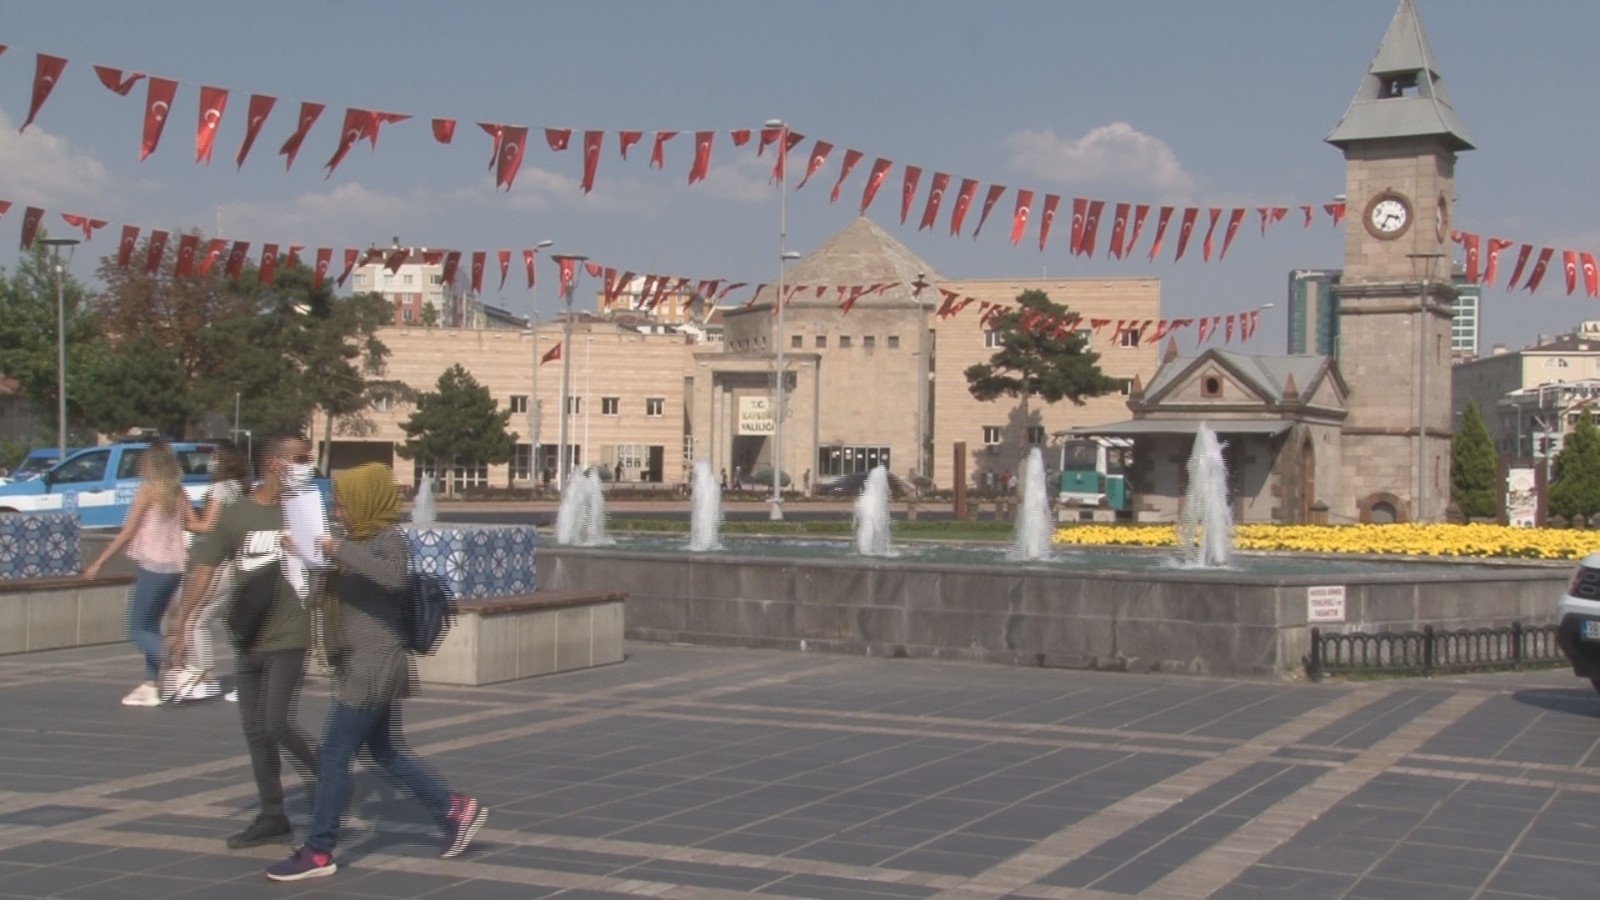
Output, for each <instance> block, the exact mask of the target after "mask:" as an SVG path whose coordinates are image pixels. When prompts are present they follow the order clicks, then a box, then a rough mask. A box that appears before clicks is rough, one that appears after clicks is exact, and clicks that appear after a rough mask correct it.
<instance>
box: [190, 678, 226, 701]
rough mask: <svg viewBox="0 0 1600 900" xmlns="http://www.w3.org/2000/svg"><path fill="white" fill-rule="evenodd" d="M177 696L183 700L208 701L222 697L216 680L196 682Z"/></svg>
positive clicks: (220, 687)
mask: <svg viewBox="0 0 1600 900" xmlns="http://www.w3.org/2000/svg"><path fill="white" fill-rule="evenodd" d="M179 696H181V697H182V698H183V699H185V700H210V699H211V698H212V697H220V696H222V685H220V684H218V683H217V681H216V679H212V680H210V681H205V680H200V681H196V682H195V683H194V684H192V685H190V686H189V688H188V689H187V690H185V691H184V692H183V693H182V694H181V695H179Z"/></svg>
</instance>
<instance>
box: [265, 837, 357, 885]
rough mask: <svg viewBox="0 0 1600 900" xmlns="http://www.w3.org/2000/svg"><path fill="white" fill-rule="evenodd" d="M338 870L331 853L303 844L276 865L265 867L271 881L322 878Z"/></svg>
mask: <svg viewBox="0 0 1600 900" xmlns="http://www.w3.org/2000/svg"><path fill="white" fill-rule="evenodd" d="M337 871H339V864H338V863H336V862H334V861H333V854H332V853H318V852H317V851H315V850H312V849H311V848H310V847H306V846H304V845H302V846H300V847H297V848H296V849H295V851H294V855H293V856H291V857H289V858H288V859H286V860H284V861H283V862H281V863H278V864H276V865H271V866H268V867H267V870H266V873H265V874H266V876H267V878H269V879H271V880H273V881H300V880H301V879H304V878H323V877H326V876H328V875H332V874H333V873H335V872H337Z"/></svg>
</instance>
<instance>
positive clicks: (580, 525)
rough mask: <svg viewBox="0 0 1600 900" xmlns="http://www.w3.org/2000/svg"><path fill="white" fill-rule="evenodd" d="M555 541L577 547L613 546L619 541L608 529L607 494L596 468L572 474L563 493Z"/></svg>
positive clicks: (558, 511) (557, 514)
mask: <svg viewBox="0 0 1600 900" xmlns="http://www.w3.org/2000/svg"><path fill="white" fill-rule="evenodd" d="M556 543H558V544H565V545H570V546H574V547H611V546H614V545H615V544H616V543H617V542H616V541H615V540H613V539H612V537H611V535H610V534H609V533H607V532H606V501H605V495H604V494H603V493H602V492H601V490H600V475H599V473H597V472H595V471H594V470H593V469H590V470H589V471H587V472H584V473H582V474H577V475H573V476H572V478H570V479H569V480H568V482H567V487H566V489H565V490H563V491H562V492H561V506H560V508H559V509H558V510H557V511H556Z"/></svg>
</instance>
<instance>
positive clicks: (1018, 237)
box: [1011, 188, 1033, 247]
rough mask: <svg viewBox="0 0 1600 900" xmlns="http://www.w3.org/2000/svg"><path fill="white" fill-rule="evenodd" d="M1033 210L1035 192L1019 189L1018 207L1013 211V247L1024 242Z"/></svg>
mask: <svg viewBox="0 0 1600 900" xmlns="http://www.w3.org/2000/svg"><path fill="white" fill-rule="evenodd" d="M1032 208H1033V191H1030V190H1026V189H1023V188H1018V189H1017V205H1016V208H1015V209H1013V210H1012V211H1011V246H1013V247H1015V246H1016V245H1017V244H1019V243H1021V242H1022V235H1023V233H1024V232H1026V231H1027V230H1028V213H1029V211H1030V210H1032Z"/></svg>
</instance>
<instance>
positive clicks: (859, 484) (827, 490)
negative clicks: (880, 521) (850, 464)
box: [817, 472, 916, 500]
mask: <svg viewBox="0 0 1600 900" xmlns="http://www.w3.org/2000/svg"><path fill="white" fill-rule="evenodd" d="M867 474H868V473H866V472H853V473H851V474H849V475H840V476H838V477H836V478H833V479H831V480H829V481H824V482H821V483H819V484H818V485H817V495H818V496H819V497H855V496H858V495H860V493H861V490H862V488H864V487H866V485H867ZM889 496H891V497H894V498H896V499H902V500H903V499H907V498H910V497H914V496H916V489H915V488H913V487H912V486H911V483H910V482H909V481H906V480H905V479H904V478H901V477H900V476H899V475H896V474H894V473H893V472H890V473H889Z"/></svg>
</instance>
